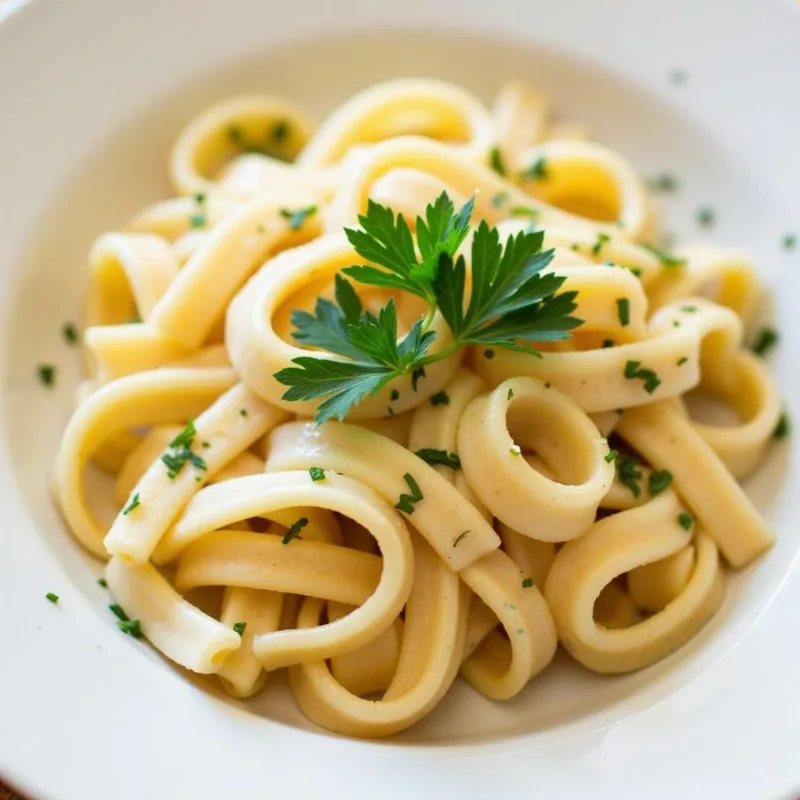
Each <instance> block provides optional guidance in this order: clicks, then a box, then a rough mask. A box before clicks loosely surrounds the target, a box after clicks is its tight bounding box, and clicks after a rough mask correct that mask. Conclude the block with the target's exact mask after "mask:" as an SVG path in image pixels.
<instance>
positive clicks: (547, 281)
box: [275, 193, 582, 423]
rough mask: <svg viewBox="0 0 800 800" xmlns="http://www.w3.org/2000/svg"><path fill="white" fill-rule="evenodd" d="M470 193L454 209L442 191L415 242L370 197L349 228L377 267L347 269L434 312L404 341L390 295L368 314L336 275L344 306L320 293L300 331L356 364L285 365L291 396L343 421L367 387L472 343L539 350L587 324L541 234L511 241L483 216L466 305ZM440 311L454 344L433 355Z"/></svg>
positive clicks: (298, 315) (298, 317) (371, 390)
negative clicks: (463, 249)
mask: <svg viewBox="0 0 800 800" xmlns="http://www.w3.org/2000/svg"><path fill="white" fill-rule="evenodd" d="M472 205H473V203H472V200H470V201H468V202H467V203H466V205H465V206H464V207H463V208H462V209H461V210H460V211H458V212H457V213H456V211H455V209H454V206H453V203H452V201H451V200H450V198H449V197H448V196H447V194H445V193H443V194H442V195H441V196H440V197H439V198H438V199H437V200H436V202H435V203H433V204H431V205H429V206H428V207H427V209H426V215H425V219H424V220H423V219H422V218H418V219H417V223H416V229H417V247H418V249H419V254H420V256H419V258H418V257H417V254H416V252H415V248H414V240H413V238H412V236H411V232H410V230H409V228H408V225H407V224H406V222H405V220H404V218H403V217H402V215H399V216H397V218H396V219H395V215H394V212H392V210H391V209H388V208H385V207H384V206H381V205H379V204H377V203H374V202H372V201H368V208H367V214H366V215H364V216H361V217H359V222H360V223H361V226H362V227H361V229H346V231H345V232H346V234H347V237H348V239H349V241H350V243H351V244H352V245H353V247H354V248H355V250H356V252H358V254H359V255H360V256H361V257H362V258H364V259H365V260H367V261H369V262H372V263H374V264H378V265H380V266H381V267H383V269H378V268H376V267H374V266H370V265H357V266H352V267H347V268H345V269H344V273H345V274H346V275H348V276H349V277H351V278H353V279H355V280H356V281H359V282H360V283H366V284H369V285H373V286H384V287H387V288H392V289H396V290H397V289H399V290H402V291H407V292H409V293H411V294H415V295H417V296H418V297H421V298H422V299H424V300H425V301H426V302H427V303H428V306H429V310H428V314H427V315H426V317H425V318H424V319H419V320H417V322H415V323H414V325H412V326H411V329H410V331H409V333H408V334H407V335H406V337H405V338H404V339H403V340H402V341H400V342H399V343H398V341H397V311H396V308H395V304H394V302H393V301H392V300H390V301H389V303H388V304H387V305H386V306H384V307H383V308H382V309H381V310H380V312H379V314H378V316H375V315H374V314H371V313H369V312H366V311H363V310H362V307H361V302H360V300H359V298H358V295H357V294H356V292H355V290H354V289H353V287H352V286H351V285H350V284H349V283H348V282H347V281H346V280H345V279H344V278H342V277H340V276H337V281H336V300H337V302H336V303H332V302H331V301H327V300H318V301H317V307H316V313H315V314H314V315H312V314H309V313H307V312H300V311H295V312H294V313H293V314H292V323H293V324H294V326H295V328H296V330H295V332H294V333H293V335H294V337H295V338H296V339H298V340H300V341H302V342H304V343H306V344H309V345H314V346H317V347H321V348H322V349H325V350H328V351H329V352H332V353H335V354H337V355H340V356H344V357H345V358H347V359H350V360H348V361H338V360H332V359H319V358H313V357H311V356H301V357H299V358H296V359H294V361H293V363H294V364H296V365H297V366H296V367H290V368H287V369H283V370H280V371H279V372H277V373H276V374H275V377H276V379H277V380H278V381H279V382H280V383H283V384H284V385H285V386H288V387H289V389H288V390H287V391H286V393H285V394H284V395H283V399H284V400H313V399H316V398H320V397H327V399H326V400H325V401H324V402H323V403H322V404H321V405H320V407H319V409H318V412H317V417H316V420H317V422H318V423H322V422H324V421H325V420H327V419H330V418H331V417H337V418H338V419H343V418H344V417H345V415H346V414H347V412H348V411H349V410H350V408H351V407H352V406H353V405H355V404H356V403H358V402H359V401H360V400H361V399H363V398H364V397H365V396H366V395H368V394H375V393H376V392H378V391H379V390H380V389H382V388H383V387H384V386H385V385H386V384H387V383H389V382H391V381H392V380H394V379H396V378H398V377H400V376H401V375H405V374H408V373H412V380H413V374H414V373H417V374H420V373H419V372H418V371H419V370H420V369H424V367H425V366H426V365H427V364H431V363H434V362H436V361H440V360H441V359H443V358H447V357H448V356H449V355H451V354H452V353H453V352H455V351H457V350H459V349H460V348H462V347H465V346H468V345H477V346H484V347H486V346H487V345H491V346H494V347H503V348H507V349H512V350H517V351H520V352H528V353H536V351H535V350H534V349H533V347H532V344H531V343H532V342H535V341H548V342H552V341H559V340H562V339H566V338H569V336H570V334H569V333H568V331H570V330H571V329H573V328H575V327H577V326H578V325H580V324H581V322H582V321H581V320H578V319H575V318H574V317H571V316H569V314H570V312H571V311H573V310H574V309H575V308H576V304H575V302H574V301H575V295H576V293H575V292H563V293H561V294H556V292H557V291H558V290H559V289H560V288H561V286H562V284H563V282H564V280H565V278H564V277H561V276H558V275H556V274H554V273H543V272H542V271H543V269H544V268H545V267H546V266H547V265H548V264H549V263H550V261H551V260H552V257H553V252H552V251H546V252H542V251H541V246H542V241H543V238H544V234H543V233H542V232H535V233H531V232H520V233H518V234H516V235H513V236H510V237H509V238H508V240H507V241H506V242H505V244H502V243H501V241H500V235H499V233H498V231H497V230H496V229H495V228H491V227H489V225H487V224H486V222H481V223H480V224H479V225H478V227H477V229H476V231H475V235H474V236H473V240H472V290H471V292H470V294H469V302H468V303H467V302H465V293H466V261H465V259H464V257H463V256H456V250H457V249H458V248H459V246H460V245H461V243H462V242H463V241H464V239H465V238H466V236H467V234H468V232H469V225H470V216H471V214H472ZM437 309H438V310H439V312H440V313H441V315H442V317H443V318H444V320H445V322H446V323H447V325H448V327H449V328H450V331H451V333H452V341H451V343H450V344H449V345H447V346H446V347H443V348H442V349H441V350H440V351H439V352H437V353H435V354H432V355H429V354H428V353H427V351H428V349H429V347H430V345H431V343H432V342H433V340H434V338H435V336H436V334H435V332H434V331H431V330H429V327H430V321H431V320H432V318H433V315H434V313H435V312H436V310H437Z"/></svg>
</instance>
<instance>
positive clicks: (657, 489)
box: [647, 469, 672, 495]
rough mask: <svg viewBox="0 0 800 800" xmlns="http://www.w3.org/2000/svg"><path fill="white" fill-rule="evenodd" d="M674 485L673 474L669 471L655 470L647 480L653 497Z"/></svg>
mask: <svg viewBox="0 0 800 800" xmlns="http://www.w3.org/2000/svg"><path fill="white" fill-rule="evenodd" d="M671 483H672V473H671V472H670V471H669V470H668V469H662V470H654V471H653V472H651V473H650V477H649V478H648V479H647V489H648V491H649V492H650V494H652V495H656V494H660V493H661V492H663V491H664V489H666V488H667V487H668V486H669V485H670V484H671Z"/></svg>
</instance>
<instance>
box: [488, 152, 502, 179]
mask: <svg viewBox="0 0 800 800" xmlns="http://www.w3.org/2000/svg"><path fill="white" fill-rule="evenodd" d="M489 166H490V167H491V168H492V169H493V170H494V171H495V172H496V173H497V174H498V175H503V176H505V174H506V168H505V165H504V164H503V154H502V153H501V152H500V148H499V147H497V146H496V145H495V146H494V147H493V148H492V149H491V150H490V151H489Z"/></svg>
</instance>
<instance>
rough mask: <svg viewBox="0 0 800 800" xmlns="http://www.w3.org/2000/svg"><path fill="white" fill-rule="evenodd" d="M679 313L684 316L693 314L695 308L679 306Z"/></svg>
mask: <svg viewBox="0 0 800 800" xmlns="http://www.w3.org/2000/svg"><path fill="white" fill-rule="evenodd" d="M681 311H683V312H684V313H686V314H694V313H696V312H697V306H681Z"/></svg>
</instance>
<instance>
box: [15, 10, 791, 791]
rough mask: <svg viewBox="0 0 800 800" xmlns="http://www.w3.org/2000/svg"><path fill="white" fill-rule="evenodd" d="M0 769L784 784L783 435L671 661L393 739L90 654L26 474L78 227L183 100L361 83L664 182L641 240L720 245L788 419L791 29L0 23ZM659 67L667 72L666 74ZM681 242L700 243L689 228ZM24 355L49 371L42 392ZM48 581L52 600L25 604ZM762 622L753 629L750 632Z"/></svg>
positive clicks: (190, 787) (72, 776)
mask: <svg viewBox="0 0 800 800" xmlns="http://www.w3.org/2000/svg"><path fill="white" fill-rule="evenodd" d="M0 8H1V9H2V10H0V17H1V16H2V14H4V13H5V14H6V15H7V18H6V19H5V20H4V21H3V23H2V24H0V259H1V260H0V298H2V314H0V320H2V325H0V331H1V332H2V347H0V358H2V376H3V377H2V381H3V387H2V398H1V399H0V416H2V421H3V423H4V424H3V427H2V434H1V437H2V438H1V439H0V508H2V520H3V527H4V532H3V545H2V551H0V631H2V640H0V641H2V645H0V773H2V774H3V775H5V776H6V777H7V778H8V779H9V780H11V781H12V782H14V783H16V784H18V785H19V786H20V787H21V788H22V789H23V790H25V791H26V792H29V793H30V794H31V795H32V796H34V797H37V798H53V799H54V800H94V799H95V798H108V797H113V798H114V799H115V800H128V799H129V798H130V799H131V800H134V799H135V800H141V799H142V798H162V797H163V798H166V797H170V798H195V799H198V800H200V799H202V798H211V797H223V798H228V797H237V798H242V799H244V798H255V797H259V798H260V797H264V796H265V795H273V796H278V797H298V798H305V797H335V796H342V797H348V798H362V797H364V798H367V797H369V798H374V797H380V798H395V797H397V798H399V797H410V796H417V797H436V798H450V797H458V798H472V797H475V798H482V797H488V796H502V797H520V796H523V795H526V796H527V795H535V796H539V797H547V798H550V797H559V798H572V797H581V798H586V797H593V798H597V797H609V798H615V800H623V798H642V797H646V798H648V800H658V799H659V798H677V797H680V798H685V799H688V798H711V797H725V798H726V800H735V798H746V800H754V798H758V800H776V799H777V798H781V797H784V796H787V795H788V793H790V791H791V790H792V789H793V788H794V789H797V787H799V786H800V759H798V742H799V741H800V689H798V688H797V680H798V678H797V676H798V674H800V615H799V614H798V613H797V611H796V609H797V606H798V604H799V603H800V578H799V577H798V575H797V574H796V570H794V565H795V562H796V555H797V551H798V543H800V505H798V504H797V503H796V502H793V498H794V496H795V495H796V493H797V492H798V490H800V476H799V475H798V471H797V465H796V458H794V457H793V456H795V455H796V454H797V449H798V445H797V442H798V440H797V438H793V439H790V440H789V443H788V444H786V445H781V446H780V447H777V448H775V449H774V451H773V453H772V455H771V457H770V459H769V462H768V463H767V464H766V465H765V467H764V468H763V469H762V470H761V471H760V472H759V474H758V476H757V477H756V478H755V479H754V480H753V481H751V482H750V485H749V486H748V490H749V491H751V493H752V494H753V495H754V496H755V497H756V499H757V501H758V503H759V505H760V507H761V508H762V509H763V510H764V511H765V513H766V514H767V515H768V517H769V519H770V521H771V522H772V524H773V526H774V528H775V530H776V531H777V534H778V544H777V545H776V547H775V548H774V549H773V550H772V551H771V552H770V553H769V554H768V555H767V556H766V557H765V558H763V559H762V560H761V561H760V562H759V563H757V564H755V565H754V566H753V567H751V568H750V569H748V570H746V571H745V572H744V573H741V574H739V575H737V576H735V577H734V578H733V579H732V580H730V581H729V589H728V593H727V598H726V601H725V605H724V607H723V609H722V611H721V612H720V614H719V615H718V616H717V617H716V618H715V619H714V621H713V622H712V623H711V624H710V625H708V626H707V628H706V629H705V630H704V631H703V632H702V633H701V634H700V635H699V636H698V637H696V639H694V640H693V641H692V642H691V643H690V644H689V645H687V646H686V647H684V648H683V649H681V650H680V651H679V652H678V653H676V654H674V655H673V656H671V657H670V658H668V659H667V660H666V661H664V662H662V663H660V664H658V665H657V666H655V667H653V668H650V669H648V670H644V671H642V672H639V673H635V674H633V675H630V676H626V677H618V678H600V677H597V676H589V674H588V673H586V672H585V671H584V670H582V669H580V668H578V667H576V666H572V667H570V668H568V667H566V666H565V667H564V668H563V669H560V670H550V671H549V672H548V673H547V674H546V675H545V676H544V677H542V678H540V679H538V680H537V681H536V682H534V683H533V684H532V685H531V686H530V687H529V688H528V690H526V692H525V693H524V694H523V695H522V696H521V697H519V698H517V699H515V700H513V701H511V702H509V703H506V704H494V703H491V702H489V701H487V700H485V699H483V698H481V697H479V696H477V695H476V694H475V693H474V692H472V691H471V690H469V689H468V688H467V687H466V686H462V685H459V686H457V687H456V689H455V690H454V691H452V692H451V693H450V695H449V696H448V698H447V699H446V700H445V702H444V703H443V704H442V707H441V708H440V709H438V710H437V711H436V713H435V714H433V715H432V716H431V717H430V718H429V719H427V720H425V721H424V722H423V723H420V724H418V725H417V726H415V727H414V728H412V729H411V730H410V731H408V732H406V733H405V734H403V735H402V736H400V737H399V738H397V739H395V740H393V741H389V742H383V743H380V744H377V743H368V742H359V741H349V740H345V739H341V738H338V737H335V736H332V735H329V734H325V733H323V732H320V731H319V730H317V729H314V728H313V727H312V726H311V725H310V724H309V723H307V722H306V721H305V720H304V718H303V717H302V716H301V715H300V714H299V712H298V711H296V710H295V708H294V705H293V703H292V702H291V699H289V698H288V697H287V694H286V692H285V690H283V689H282V688H281V687H280V686H275V687H271V688H270V689H269V690H268V691H267V693H266V694H265V696H264V697H262V698H260V699H259V700H257V701H256V702H255V703H251V704H240V703H236V702H233V701H231V700H229V699H227V698H225V697H223V696H222V695H221V694H214V693H212V692H209V691H208V690H206V689H203V688H200V687H199V686H197V685H195V684H194V683H193V682H192V681H191V680H190V679H187V677H186V676H185V675H183V674H181V673H179V672H177V671H176V670H175V669H173V668H172V667H171V666H169V665H167V664H166V663H165V662H164V661H162V660H161V659H160V658H159V657H158V656H156V655H154V654H153V652H152V651H151V650H149V649H148V648H147V647H146V646H145V645H143V644H140V643H137V642H135V641H134V640H132V639H131V638H130V637H123V636H121V635H120V634H119V632H118V631H117V630H116V628H115V627H114V624H113V620H111V619H110V618H109V615H108V613H107V611H106V603H107V595H106V594H105V592H104V591H103V590H101V589H100V588H99V587H98V586H97V585H96V582H95V581H96V578H97V577H98V575H99V574H100V567H99V565H98V564H97V563H96V562H93V561H92V560H91V559H89V558H88V557H87V556H86V555H85V554H84V553H83V552H81V551H80V549H79V548H78V547H77V546H76V544H75V543H74V542H73V541H72V539H71V538H70V537H69V536H68V535H67V534H66V532H65V530H64V528H63V525H62V523H61V521H60V519H59V518H58V516H57V514H56V512H55V510H54V508H53V506H52V504H51V502H50V496H49V491H48V473H49V470H50V464H51V462H52V458H53V455H54V453H55V449H56V446H57V442H58V439H59V436H60V433H61V431H62V429H63V426H64V424H65V422H66V419H67V417H68V414H69V410H70V398H71V391H72V388H73V387H74V385H75V383H76V382H77V379H78V375H79V368H80V365H79V363H78V358H77V355H76V352H75V351H71V350H69V349H68V348H67V346H66V344H65V343H64V342H63V341H62V339H61V336H60V326H61V323H62V322H63V321H65V320H68V319H78V318H79V309H80V305H81V295H82V291H83V288H84V286H85V281H86V255H87V251H88V248H89V245H90V243H91V241H92V239H93V238H94V237H95V236H96V235H97V234H98V233H100V232H101V231H104V230H107V229H111V228H114V227H115V226H118V225H120V224H121V223H122V222H123V221H124V220H125V219H126V218H128V217H129V216H130V215H131V214H132V213H133V212H134V211H135V210H137V209H138V208H139V207H141V206H142V205H144V204H145V203H147V202H148V201H151V200H154V199H157V198H159V197H161V196H165V195H166V193H167V191H168V187H167V185H166V183H165V181H166V177H165V176H166V170H165V164H166V159H167V153H168V149H169V146H170V144H171V142H172V140H173V138H174V137H175V135H176V134H177V132H178V131H179V129H180V128H181V126H182V125H183V124H184V123H185V122H186V121H187V119H188V118H189V117H191V116H192V115H193V114H194V113H195V112H196V111H198V110H199V109H200V108H202V107H203V106H204V105H205V104H207V103H209V102H211V101H213V100H216V99H220V98H223V97H225V96H226V95H229V94H233V93H241V92H245V91H248V90H262V91H267V92H273V93H276V94H280V95H284V96H286V97H287V98H291V99H293V100H295V101H297V102H299V103H300V104H302V105H304V106H306V107H307V108H308V109H309V110H311V111H312V112H314V113H315V114H317V115H319V116H321V115H322V114H323V113H325V112H326V111H328V110H329V109H331V108H332V107H333V106H334V105H335V104H336V103H337V102H339V101H340V100H342V99H343V98H345V97H346V96H347V95H348V94H350V93H352V92H353V91H355V90H356V89H358V88H361V87H364V86H366V85H368V84H371V83H374V82H375V81H377V80H380V79H382V78H386V77H391V76H399V75H420V76H424V75H430V76H434V77H441V78H445V79H450V80H453V81H455V82H457V83H461V84H464V85H466V86H467V87H468V88H470V89H472V90H474V91H475V92H477V93H478V94H479V95H481V96H484V97H485V98H486V99H488V98H489V97H490V96H491V95H492V93H493V92H494V91H495V90H496V89H497V88H498V87H499V85H500V84H501V83H502V81H503V80H504V79H506V78H509V77H516V76H519V77H523V78H526V79H528V80H529V81H530V82H532V83H534V84H536V85H538V86H539V87H540V88H542V89H544V90H545V91H547V92H549V93H551V94H552V95H553V96H554V97H555V99H556V104H557V107H558V109H559V111H561V112H563V115H564V116H566V117H568V118H569V119H574V120H578V121H581V122H585V123H586V124H587V125H588V126H589V127H590V128H591V129H592V131H593V132H594V133H595V135H596V137H597V138H598V139H599V140H600V141H603V142H606V143H609V144H610V145H612V146H614V147H616V148H618V149H619V150H620V151H621V152H623V153H624V154H625V155H626V156H628V157H629V158H630V159H631V160H632V161H633V163H634V165H635V166H636V168H637V169H638V170H640V171H641V172H642V173H644V174H654V173H656V172H658V171H660V170H663V169H665V168H666V169H670V170H673V171H675V172H676V173H677V174H678V175H679V177H680V181H681V191H680V192H678V193H677V194H676V195H675V196H674V197H670V198H669V200H668V202H667V203H666V204H665V208H664V214H665V218H666V220H667V227H668V228H670V229H672V230H675V231H676V232H677V233H678V235H679V237H680V238H684V239H686V238H691V237H695V238H696V237H698V236H699V235H700V234H699V232H698V229H697V226H696V224H695V221H694V213H695V211H696V210H697V208H698V207H699V206H701V205H703V204H711V205H713V206H714V208H715V209H716V210H717V215H718V224H717V226H716V228H715V230H714V232H713V234H714V238H716V239H719V240H720V241H721V242H725V243H728V244H731V245H734V246H737V247H741V248H744V249H746V250H747V251H749V252H750V253H751V254H752V255H753V258H754V259H755V260H756V262H757V263H758V265H759V266H760V268H761V270H762V272H763V275H764V279H765V281H767V282H768V283H769V284H771V285H772V286H773V287H774V288H775V289H776V292H775V299H776V305H777V320H778V324H779V327H780V329H781V334H782V345H781V349H780V353H779V355H778V357H777V359H776V360H775V364H774V367H775V369H776V371H777V374H778V376H779V380H780V384H781V388H782V391H783V393H784V396H785V398H786V405H787V409H788V410H789V413H790V415H793V416H794V418H795V419H798V420H800V382H798V379H797V373H796V372H795V371H794V370H792V369H791V367H790V365H791V364H793V363H794V364H797V363H800V315H798V314H797V313H794V304H795V298H797V297H798V291H800V249H798V250H795V251H794V252H786V251H783V250H782V249H781V238H782V236H783V235H784V234H785V233H788V232H790V231H791V230H794V231H795V232H796V233H800V203H798V179H800V146H799V145H798V141H800V139H799V138H798V137H799V136H800V104H799V103H798V102H797V84H798V80H800V13H799V12H800V9H798V8H797V7H795V6H794V5H793V4H792V3H790V2H788V1H786V2H784V1H783V0H672V2H671V3H660V2H656V0H650V2H642V1H641V0H614V1H613V2H612V1H611V0H606V1H605V2H598V0H571V1H570V2H562V3H555V2H549V3H548V2H544V0H525V2H523V0H491V2H485V1H484V2H479V1H478V0H437V2H430V0H406V1H405V2H404V3H402V4H400V3H395V4H388V3H379V2H368V0H337V2H335V3H334V2H331V0H305V2H303V3H282V4H276V3H265V2H259V0H225V2H221V1H220V2H214V3H212V2H200V3H198V2H197V0H162V2H159V3H155V2H150V3H133V2H128V3H108V2H107V3H101V2H99V0H98V1H94V0H69V2H67V1H66V0H50V2H46V1H45V0H38V1H34V2H29V3H15V2H13V0H12V2H11V3H10V4H6V5H3V6H0ZM678 69H679V70H682V71H684V72H685V73H686V75H687V76H688V80H686V81H685V82H683V83H680V84H676V83H675V82H674V81H673V80H672V79H671V76H672V74H673V73H674V71H675V70H678ZM703 235H706V234H703ZM41 361H48V362H55V363H57V364H58V365H59V378H60V379H59V382H58V386H57V387H56V389H55V390H53V391H46V390H44V389H43V388H42V387H41V385H40V384H39V382H38V381H37V378H36V365H37V363H39V362H41ZM48 591H55V592H56V593H58V594H59V595H60V596H61V598H62V599H61V602H60V604H59V605H58V606H53V605H51V604H49V603H47V602H46V601H45V600H44V594H45V593H46V592H48ZM765 611H766V612H767V613H764V612H765Z"/></svg>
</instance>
